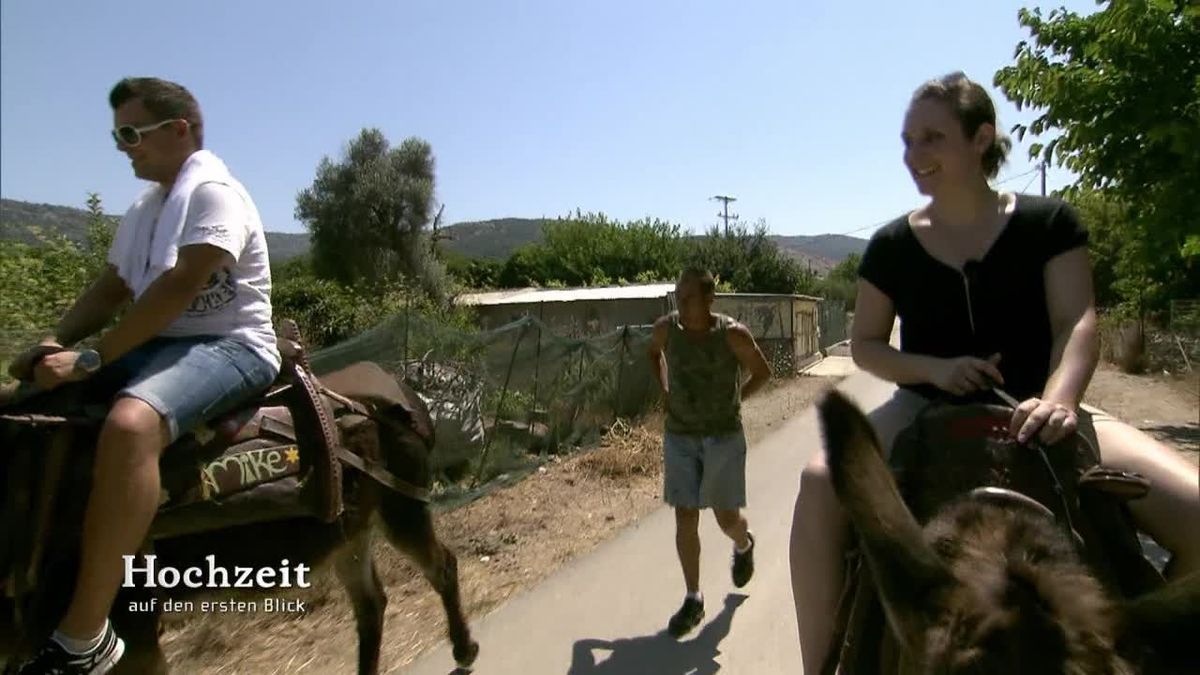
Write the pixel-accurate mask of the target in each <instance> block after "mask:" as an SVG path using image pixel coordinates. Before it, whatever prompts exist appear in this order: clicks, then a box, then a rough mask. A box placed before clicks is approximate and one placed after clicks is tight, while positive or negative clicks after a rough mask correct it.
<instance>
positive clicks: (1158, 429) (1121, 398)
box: [1084, 364, 1200, 464]
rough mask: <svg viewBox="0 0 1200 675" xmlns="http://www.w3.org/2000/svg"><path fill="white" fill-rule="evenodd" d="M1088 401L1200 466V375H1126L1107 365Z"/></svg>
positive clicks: (1100, 370) (1099, 372) (1090, 389)
mask: <svg viewBox="0 0 1200 675" xmlns="http://www.w3.org/2000/svg"><path fill="white" fill-rule="evenodd" d="M1084 400H1085V402H1087V403H1090V404H1092V405H1094V406H1096V407H1098V408H1102V409H1104V410H1106V411H1108V412H1109V413H1110V414H1112V415H1115V416H1117V417H1118V418H1119V419H1121V420H1124V421H1125V422H1128V423H1129V424H1132V425H1133V426H1135V427H1137V428H1139V429H1142V430H1143V431H1145V432H1147V433H1149V434H1150V435H1152V436H1154V437H1155V438H1158V439H1159V440H1161V441H1163V442H1164V443H1168V444H1171V445H1173V446H1175V447H1176V448H1178V449H1179V450H1180V451H1181V452H1183V454H1184V455H1186V456H1187V457H1188V458H1189V459H1191V461H1192V462H1194V463H1198V464H1200V373H1193V374H1191V375H1189V376H1186V377H1180V376H1168V375H1126V374H1125V373H1122V372H1121V371H1119V370H1117V369H1116V368H1114V367H1112V366H1109V365H1107V364H1105V365H1101V366H1100V368H1098V369H1097V370H1096V374H1095V376H1094V377H1093V378H1092V383H1091V385H1090V386H1089V387H1088V391H1087V395H1086V396H1085V397H1084Z"/></svg>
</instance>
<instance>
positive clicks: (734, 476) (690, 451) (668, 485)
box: [663, 431, 746, 511]
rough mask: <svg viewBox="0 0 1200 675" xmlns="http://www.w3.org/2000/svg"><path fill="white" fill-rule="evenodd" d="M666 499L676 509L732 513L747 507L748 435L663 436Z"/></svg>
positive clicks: (667, 433) (740, 432)
mask: <svg viewBox="0 0 1200 675" xmlns="http://www.w3.org/2000/svg"><path fill="white" fill-rule="evenodd" d="M663 499H664V500H665V501H666V502H667V504H670V505H671V506H674V507H676V508H684V509H721V510H723V511H732V510H733V509H739V508H741V507H743V506H745V505H746V435H745V434H744V433H743V432H742V431H736V432H734V433H731V434H723V435H720V436H692V435H690V434H676V433H671V432H669V431H668V432H666V435H664V436H663Z"/></svg>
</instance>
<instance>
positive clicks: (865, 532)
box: [817, 390, 951, 646]
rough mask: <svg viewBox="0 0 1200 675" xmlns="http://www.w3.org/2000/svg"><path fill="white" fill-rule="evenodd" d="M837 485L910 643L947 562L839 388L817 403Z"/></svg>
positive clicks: (895, 622)
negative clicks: (925, 533)
mask: <svg viewBox="0 0 1200 675" xmlns="http://www.w3.org/2000/svg"><path fill="white" fill-rule="evenodd" d="M817 408H818V413H819V416H820V419H821V429H822V433H823V434H824V438H825V452H826V453H827V454H826V461H827V463H828V465H829V471H830V475H831V477H832V479H833V489H834V491H835V492H836V493H837V495H838V498H839V499H840V500H841V502H842V507H843V508H844V509H845V510H846V513H847V515H848V516H849V518H850V522H851V523H853V524H854V528H855V530H856V531H857V532H858V535H859V538H860V541H861V543H862V546H863V548H864V551H865V553H866V556H867V562H868V566H869V567H870V568H871V574H872V576H873V577H874V579H875V583H876V585H877V586H878V588H879V593H880V597H881V599H882V601H883V606H884V608H885V610H886V612H887V615H888V620H889V622H890V623H891V624H892V628H893V630H894V631H895V632H896V634H897V635H898V636H901V637H902V638H903V639H904V640H905V641H906V642H907V643H908V644H909V645H910V646H915V638H916V636H917V634H918V632H919V631H920V629H921V620H920V619H921V616H922V615H924V614H925V609H926V608H928V601H929V599H930V598H931V597H932V595H933V591H934V590H936V589H937V588H939V587H941V586H943V585H945V584H948V583H950V581H951V575H950V571H949V569H948V568H947V566H946V565H945V564H944V563H943V562H942V560H941V559H940V558H939V557H938V556H937V554H936V553H935V552H934V550H933V548H932V547H930V546H929V545H928V544H927V543H925V540H924V538H923V536H922V532H921V527H920V525H918V524H917V521H916V519H915V518H913V515H912V513H911V512H910V511H909V510H908V507H907V506H905V504H904V501H903V500H902V499H901V497H900V491H899V490H898V489H897V487H896V482H895V480H893V478H892V473H891V471H890V470H889V469H888V467H887V464H885V463H884V461H883V455H882V453H881V452H880V446H879V440H878V438H877V437H876V435H875V431H874V430H873V429H872V428H871V424H870V422H869V421H868V420H867V418H866V416H864V415H863V414H862V412H861V411H860V410H859V409H858V407H857V406H855V405H854V404H853V403H851V402H850V400H849V399H847V398H846V397H845V396H843V395H842V394H841V393H839V392H838V391H836V390H830V391H829V392H828V393H826V394H825V395H824V397H823V398H822V399H821V401H820V402H819V403H818V404H817Z"/></svg>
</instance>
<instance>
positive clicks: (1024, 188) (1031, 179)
mask: <svg viewBox="0 0 1200 675" xmlns="http://www.w3.org/2000/svg"><path fill="white" fill-rule="evenodd" d="M1037 179H1038V177H1037V176H1034V177H1033V178H1030V179H1029V182H1028V183H1026V184H1025V187H1023V188H1021V192H1022V193H1025V192H1026V191H1028V190H1029V186H1030V185H1033V181H1035V180H1037Z"/></svg>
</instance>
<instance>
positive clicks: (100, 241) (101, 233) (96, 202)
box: [83, 192, 116, 278]
mask: <svg viewBox="0 0 1200 675" xmlns="http://www.w3.org/2000/svg"><path fill="white" fill-rule="evenodd" d="M87 212H88V217H87V232H86V234H87V236H86V239H85V244H84V248H83V253H84V257H85V258H86V261H87V271H88V273H89V274H90V275H91V276H92V277H93V278H95V277H97V276H99V275H100V273H101V272H103V271H104V268H105V266H106V265H108V249H109V247H111V246H112V240H113V235H114V234H115V232H116V223H115V222H114V221H113V219H112V218H111V217H110V216H106V215H104V204H103V203H102V202H101V201H100V194H99V193H97V192H89V193H88V197H87Z"/></svg>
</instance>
